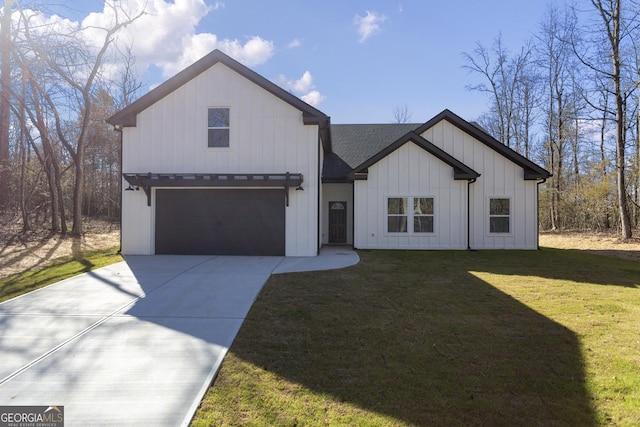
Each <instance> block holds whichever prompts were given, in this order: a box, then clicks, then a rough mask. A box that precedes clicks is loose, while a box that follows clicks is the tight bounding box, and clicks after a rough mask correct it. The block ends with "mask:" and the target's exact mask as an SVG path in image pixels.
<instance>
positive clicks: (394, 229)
mask: <svg viewBox="0 0 640 427" xmlns="http://www.w3.org/2000/svg"><path fill="white" fill-rule="evenodd" d="M387 229H388V231H389V233H406V232H407V217H406V216H389V218H388V222H387Z"/></svg>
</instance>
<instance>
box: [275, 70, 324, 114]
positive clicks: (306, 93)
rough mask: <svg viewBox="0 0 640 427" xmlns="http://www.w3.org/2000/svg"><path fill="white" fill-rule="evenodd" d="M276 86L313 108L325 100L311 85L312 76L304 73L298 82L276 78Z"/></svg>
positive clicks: (283, 77)
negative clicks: (291, 93)
mask: <svg viewBox="0 0 640 427" xmlns="http://www.w3.org/2000/svg"><path fill="white" fill-rule="evenodd" d="M278 84H279V85H280V86H282V87H283V88H285V89H287V90H289V91H291V92H293V93H294V94H295V95H296V96H299V97H300V99H302V100H303V101H304V102H306V103H307V104H309V105H313V106H314V107H315V106H317V105H318V104H320V103H321V102H322V101H324V100H325V99H326V97H325V96H324V95H322V94H321V93H320V92H319V91H317V90H316V86H315V85H314V84H313V76H312V75H311V73H310V72H309V71H305V72H304V73H303V74H302V77H300V78H299V79H298V80H288V79H287V78H286V77H285V76H280V77H278Z"/></svg>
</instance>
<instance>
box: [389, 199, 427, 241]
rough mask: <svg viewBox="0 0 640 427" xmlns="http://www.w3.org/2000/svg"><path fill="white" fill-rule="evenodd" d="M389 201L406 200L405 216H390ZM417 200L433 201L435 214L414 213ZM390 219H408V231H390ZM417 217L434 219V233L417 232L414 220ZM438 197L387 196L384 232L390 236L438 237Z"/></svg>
mask: <svg viewBox="0 0 640 427" xmlns="http://www.w3.org/2000/svg"><path fill="white" fill-rule="evenodd" d="M389 199H404V200H405V214H390V213H389ZM415 199H432V200H433V213H432V214H415V213H414V201H415ZM389 217H406V218H407V231H389ZM417 217H431V218H433V231H417V232H416V231H415V230H414V219H415V218H417ZM436 230H437V228H436V197H435V196H433V195H419V196H400V195H387V196H385V198H384V232H385V234H387V235H389V236H434V235H436Z"/></svg>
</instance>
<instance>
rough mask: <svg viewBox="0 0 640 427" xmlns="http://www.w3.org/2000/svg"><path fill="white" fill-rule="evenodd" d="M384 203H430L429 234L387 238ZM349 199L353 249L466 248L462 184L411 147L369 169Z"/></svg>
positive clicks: (434, 160)
mask: <svg viewBox="0 0 640 427" xmlns="http://www.w3.org/2000/svg"><path fill="white" fill-rule="evenodd" d="M389 197H433V199H434V232H433V233H389V232H388V231H387V211H386V207H387V199H388V198H389ZM354 198H355V200H354V205H355V218H356V224H355V242H354V246H355V247H356V248H358V249H466V248H467V240H466V230H467V209H466V198H467V181H465V180H462V181H455V180H454V179H453V168H452V167H451V166H450V165H448V164H446V163H444V162H443V161H441V160H439V159H438V158H436V157H435V156H433V155H432V154H430V153H428V152H427V151H426V150H424V149H422V148H421V147H419V146H417V145H416V144H414V143H412V142H407V143H406V144H404V145H403V146H402V147H400V148H398V149H397V150H395V151H394V152H392V153H390V154H389V155H388V156H386V157H384V158H383V159H381V160H380V161H378V162H377V163H375V164H374V165H372V166H371V167H369V173H368V178H367V180H357V181H355V182H354ZM407 208H408V209H409V210H411V209H413V206H407Z"/></svg>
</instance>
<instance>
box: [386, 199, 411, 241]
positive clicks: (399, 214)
mask: <svg viewBox="0 0 640 427" xmlns="http://www.w3.org/2000/svg"><path fill="white" fill-rule="evenodd" d="M387 208H388V217H387V230H388V231H389V233H406V232H407V198H406V197H389V198H388V199H387Z"/></svg>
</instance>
